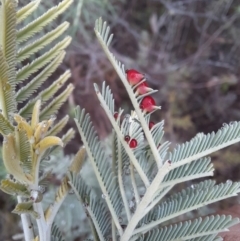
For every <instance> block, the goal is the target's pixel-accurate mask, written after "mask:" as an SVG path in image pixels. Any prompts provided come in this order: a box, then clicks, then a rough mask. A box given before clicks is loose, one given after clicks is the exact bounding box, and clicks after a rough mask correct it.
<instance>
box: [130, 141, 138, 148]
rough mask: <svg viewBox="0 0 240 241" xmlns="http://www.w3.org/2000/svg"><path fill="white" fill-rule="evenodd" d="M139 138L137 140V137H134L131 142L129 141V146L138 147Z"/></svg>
mask: <svg viewBox="0 0 240 241" xmlns="http://www.w3.org/2000/svg"><path fill="white" fill-rule="evenodd" d="M137 144H138V143H137V140H135V139H132V140H131V141H130V143H129V147H130V148H136V147H137Z"/></svg>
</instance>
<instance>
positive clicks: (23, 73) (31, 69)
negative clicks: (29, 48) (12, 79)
mask: <svg viewBox="0 0 240 241" xmlns="http://www.w3.org/2000/svg"><path fill="white" fill-rule="evenodd" d="M70 42H71V37H65V38H64V39H63V40H62V41H61V42H59V43H57V44H56V45H55V46H54V47H53V48H51V49H50V50H49V51H47V52H46V53H45V54H43V55H42V56H40V57H38V58H36V59H35V60H33V61H32V62H31V63H30V64H27V65H25V66H23V67H22V68H21V69H20V70H19V71H18V72H17V82H22V81H23V80H25V79H27V78H28V77H29V76H31V75H32V74H34V73H36V72H37V71H38V70H39V69H41V68H42V67H44V66H46V65H47V64H48V63H50V62H51V61H52V60H53V59H54V58H56V56H58V55H59V53H60V52H61V51H62V50H64V49H65V48H66V47H67V46H68V45H69V44H70Z"/></svg>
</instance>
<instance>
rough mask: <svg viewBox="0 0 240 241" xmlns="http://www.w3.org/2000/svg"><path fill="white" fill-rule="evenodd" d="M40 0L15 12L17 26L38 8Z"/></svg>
mask: <svg viewBox="0 0 240 241" xmlns="http://www.w3.org/2000/svg"><path fill="white" fill-rule="evenodd" d="M40 2H41V0H35V1H32V2H30V3H29V4H27V5H26V6H24V7H22V8H21V9H20V10H18V11H17V24H19V23H21V22H22V21H23V20H24V19H25V18H27V17H28V16H29V15H31V14H32V13H33V12H34V11H35V10H36V9H37V8H38V6H39V3H40Z"/></svg>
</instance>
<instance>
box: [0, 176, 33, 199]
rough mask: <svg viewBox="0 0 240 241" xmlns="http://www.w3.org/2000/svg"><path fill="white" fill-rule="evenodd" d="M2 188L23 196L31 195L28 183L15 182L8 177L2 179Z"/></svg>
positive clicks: (9, 192)
mask: <svg viewBox="0 0 240 241" xmlns="http://www.w3.org/2000/svg"><path fill="white" fill-rule="evenodd" d="M0 189H1V190H2V191H4V192H6V193H8V194H10V195H14V196H15V195H20V196H22V197H30V192H29V191H28V189H27V186H26V185H23V184H21V183H18V182H13V181H11V180H8V179H4V180H2V181H1V185H0Z"/></svg>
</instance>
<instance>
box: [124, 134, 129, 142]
mask: <svg viewBox="0 0 240 241" xmlns="http://www.w3.org/2000/svg"><path fill="white" fill-rule="evenodd" d="M124 140H125V141H126V142H127V143H128V142H129V141H130V136H129V135H126V136H125V137H124Z"/></svg>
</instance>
